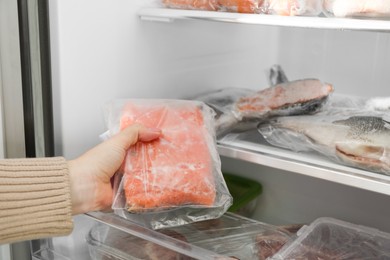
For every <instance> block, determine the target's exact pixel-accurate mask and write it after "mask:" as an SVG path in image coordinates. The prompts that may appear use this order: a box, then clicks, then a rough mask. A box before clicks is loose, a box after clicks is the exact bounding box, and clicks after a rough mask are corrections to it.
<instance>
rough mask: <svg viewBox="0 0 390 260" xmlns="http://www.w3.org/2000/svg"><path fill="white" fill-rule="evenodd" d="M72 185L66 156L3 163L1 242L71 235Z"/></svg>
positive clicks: (0, 176) (0, 166) (0, 170)
mask: <svg viewBox="0 0 390 260" xmlns="http://www.w3.org/2000/svg"><path fill="white" fill-rule="evenodd" d="M69 183H70V180H69V171H68V164H67V162H66V161H65V159H64V158H62V157H54V158H31V159H30V158H29V159H6V160H0V243H10V242H14V241H22V240H30V239H37V238H44V237H51V236H60V235H67V234H69V233H70V232H71V230H72V228H73V222H72V209H71V199H70V189H69V185H70V184H69Z"/></svg>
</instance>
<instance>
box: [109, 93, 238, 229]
mask: <svg viewBox="0 0 390 260" xmlns="http://www.w3.org/2000/svg"><path fill="white" fill-rule="evenodd" d="M106 111H108V113H107V118H108V125H109V129H110V133H111V134H113V133H115V132H117V131H120V130H121V129H123V128H125V127H127V126H129V125H131V124H135V123H138V124H142V125H145V126H146V127H153V128H160V129H162V137H160V138H159V139H158V140H155V141H152V142H149V143H137V144H136V145H134V146H133V147H131V148H130V150H129V151H128V153H127V156H126V159H125V162H124V165H123V174H117V175H116V176H115V181H114V183H115V185H114V186H115V190H116V195H115V198H114V202H113V206H112V208H113V209H114V211H115V212H116V213H117V214H118V215H120V216H122V217H125V218H128V219H131V220H134V221H135V222H138V223H140V224H142V225H145V226H148V227H151V228H154V229H156V228H162V227H165V226H175V225H182V224H186V223H191V222H194V221H200V220H205V219H211V218H216V217H219V216H220V215H222V214H223V213H224V212H226V210H227V209H228V208H229V206H230V205H231V202H232V197H231V195H230V193H229V191H228V189H227V186H226V183H225V181H224V179H223V176H222V172H221V169H220V168H221V162H220V158H219V155H218V152H217V149H216V145H215V131H214V126H213V116H214V113H213V111H212V110H211V108H209V107H208V106H207V105H205V104H204V103H202V102H199V101H185V100H152V99H149V100H147V99H133V100H118V101H114V102H112V103H110V104H109V105H108V106H107V107H106Z"/></svg>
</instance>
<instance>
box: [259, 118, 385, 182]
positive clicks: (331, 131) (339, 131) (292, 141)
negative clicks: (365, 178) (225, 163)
mask: <svg viewBox="0 0 390 260" xmlns="http://www.w3.org/2000/svg"><path fill="white" fill-rule="evenodd" d="M259 131H260V133H261V134H263V136H264V137H265V138H266V140H268V141H269V142H270V143H271V144H273V145H277V146H282V147H285V148H289V149H292V150H303V151H304V150H306V151H307V150H317V151H319V152H320V153H322V154H325V155H327V156H329V157H331V158H332V157H336V158H339V159H341V160H342V161H343V162H344V163H346V164H348V165H351V166H356V167H359V168H363V169H366V170H372V171H376V172H381V173H385V174H389V175H390V122H388V121H386V120H384V119H383V118H382V117H380V116H351V117H349V118H347V119H340V120H335V119H334V118H333V119H332V117H329V116H328V117H324V116H322V117H321V116H320V117H316V116H293V117H279V118H276V119H275V120H273V121H272V122H271V123H270V125H266V124H261V125H259ZM303 137H304V138H303Z"/></svg>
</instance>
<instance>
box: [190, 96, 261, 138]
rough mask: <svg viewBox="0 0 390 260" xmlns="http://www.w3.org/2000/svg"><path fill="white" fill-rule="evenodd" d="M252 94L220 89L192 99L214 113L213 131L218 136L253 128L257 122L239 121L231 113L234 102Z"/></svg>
mask: <svg viewBox="0 0 390 260" xmlns="http://www.w3.org/2000/svg"><path fill="white" fill-rule="evenodd" d="M252 93H254V90H250V89H244V88H222V89H218V90H215V91H210V92H206V93H202V94H200V95H198V96H195V97H193V98H192V99H194V100H199V101H202V102H204V103H206V104H207V105H208V106H210V107H211V108H212V109H213V110H214V112H215V131H216V134H217V137H218V136H221V135H223V134H224V133H227V132H230V131H243V130H246V129H248V128H255V127H256V123H257V121H250V120H246V121H243V120H239V119H238V118H237V117H236V116H235V114H234V113H233V106H234V104H235V102H236V101H237V100H238V99H239V98H241V97H244V96H247V95H250V94H252Z"/></svg>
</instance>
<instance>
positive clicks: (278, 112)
mask: <svg viewBox="0 0 390 260" xmlns="http://www.w3.org/2000/svg"><path fill="white" fill-rule="evenodd" d="M332 92H333V86H332V85H330V84H328V83H323V82H321V81H320V80H318V79H302V80H296V81H290V82H286V83H282V84H278V85H275V86H273V87H269V88H266V89H264V90H261V91H258V92H256V93H254V94H252V95H249V96H246V97H243V98H240V99H239V100H238V101H237V103H236V104H235V109H236V114H237V116H238V117H239V118H265V117H267V116H287V115H298V114H311V113H315V112H317V111H318V110H319V109H320V108H321V107H322V105H323V104H324V102H325V101H326V100H327V98H328V96H329V95H330V94H331V93H332Z"/></svg>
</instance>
